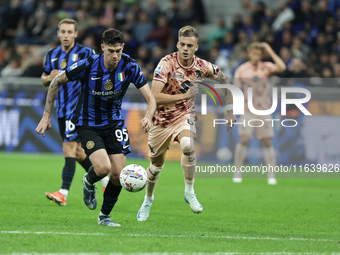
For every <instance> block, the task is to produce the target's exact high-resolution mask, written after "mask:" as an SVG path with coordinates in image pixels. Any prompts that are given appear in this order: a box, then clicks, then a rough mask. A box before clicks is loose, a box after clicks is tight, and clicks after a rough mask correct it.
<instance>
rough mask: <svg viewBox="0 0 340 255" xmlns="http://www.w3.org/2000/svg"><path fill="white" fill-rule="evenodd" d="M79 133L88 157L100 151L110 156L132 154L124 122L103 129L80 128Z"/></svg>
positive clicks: (116, 122) (119, 121) (120, 121)
mask: <svg viewBox="0 0 340 255" xmlns="http://www.w3.org/2000/svg"><path fill="white" fill-rule="evenodd" d="M77 133H78V137H79V140H80V142H81V146H82V147H83V148H84V150H85V153H86V155H87V156H90V155H91V154H92V153H93V152H95V151H96V150H99V149H105V150H106V152H107V154H109V155H111V154H120V153H123V154H128V153H130V152H131V149H130V139H129V134H128V132H127V129H126V127H125V124H124V121H123V120H118V121H115V122H113V123H111V124H109V125H106V126H102V127H89V126H86V127H79V128H78V129H77Z"/></svg>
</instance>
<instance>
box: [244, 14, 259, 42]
mask: <svg viewBox="0 0 340 255" xmlns="http://www.w3.org/2000/svg"><path fill="white" fill-rule="evenodd" d="M242 30H244V31H245V32H246V33H247V38H248V41H251V39H252V37H253V34H254V33H255V32H257V30H258V29H257V27H256V26H255V25H254V23H253V18H252V16H250V15H246V16H245V17H244V23H243V26H242Z"/></svg>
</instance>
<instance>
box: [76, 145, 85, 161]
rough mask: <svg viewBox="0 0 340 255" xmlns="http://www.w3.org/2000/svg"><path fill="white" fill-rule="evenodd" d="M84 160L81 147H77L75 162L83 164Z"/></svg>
mask: <svg viewBox="0 0 340 255" xmlns="http://www.w3.org/2000/svg"><path fill="white" fill-rule="evenodd" d="M85 158H86V154H85V151H84V149H83V148H82V147H81V146H78V147H77V151H76V160H77V161H78V162H83V161H84V160H85Z"/></svg>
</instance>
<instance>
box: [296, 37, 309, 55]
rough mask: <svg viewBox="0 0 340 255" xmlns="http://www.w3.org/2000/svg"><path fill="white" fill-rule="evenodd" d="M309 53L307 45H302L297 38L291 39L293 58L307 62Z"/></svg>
mask: <svg viewBox="0 0 340 255" xmlns="http://www.w3.org/2000/svg"><path fill="white" fill-rule="evenodd" d="M309 52H310V48H309V47H308V45H307V44H305V43H303V42H302V40H301V39H300V38H299V37H297V36H296V37H294V38H293V44H292V53H293V55H294V57H297V58H300V59H303V60H304V61H307V59H308V55H309Z"/></svg>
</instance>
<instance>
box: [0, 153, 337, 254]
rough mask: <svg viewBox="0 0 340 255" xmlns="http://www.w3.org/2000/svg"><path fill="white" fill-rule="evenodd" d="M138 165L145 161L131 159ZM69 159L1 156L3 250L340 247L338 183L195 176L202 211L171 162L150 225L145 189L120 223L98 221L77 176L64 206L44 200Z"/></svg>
mask: <svg viewBox="0 0 340 255" xmlns="http://www.w3.org/2000/svg"><path fill="white" fill-rule="evenodd" d="M127 163H137V164H141V165H142V166H144V167H145V168H146V167H147V165H148V161H146V160H138V159H130V158H129V159H128V162H127ZM62 166H63V157H62V156H61V155H51V154H40V155H38V154H32V155H29V154H16V153H14V154H8V153H0V254H8V253H103V254H107V253H165V252H167V253H199V252H200V253H201V254H205V253H225V252H226V253H228V252H232V253H248V252H253V253H264V252H265V253H299V252H304V253H305V252H308V253H322V252H327V253H331V252H336V253H337V252H340V242H339V241H340V236H339V234H340V224H339V222H340V220H339V217H340V203H339V201H340V179H278V185H277V186H268V185H267V183H266V180H265V179H244V181H243V183H242V184H234V183H232V181H231V179H222V178H221V179H196V182H195V192H196V194H197V197H198V199H199V201H200V202H201V203H202V205H203V207H204V210H203V213H202V214H199V215H196V214H194V213H192V212H191V210H190V208H189V205H187V204H186V203H185V202H184V200H183V193H184V183H183V174H182V170H181V167H180V163H179V162H167V163H166V164H165V167H164V169H163V172H162V173H161V178H160V181H159V183H158V185H157V187H156V194H155V202H154V204H153V208H152V210H151V214H150V218H149V220H148V221H147V222H137V220H136V214H137V211H138V209H139V207H140V205H141V203H142V201H143V197H144V191H142V192H139V193H129V192H126V191H124V190H123V191H122V193H121V195H120V197H119V200H118V203H117V205H116V207H115V208H114V210H113V212H112V218H113V220H115V221H117V222H118V223H120V224H121V225H122V227H120V228H109V227H103V226H98V225H97V217H98V213H99V210H100V207H101V203H102V199H103V198H102V191H101V185H100V184H98V185H97V187H98V189H97V195H98V208H97V209H96V210H94V211H91V210H89V209H88V208H87V207H86V206H85V205H84V202H83V200H82V183H81V177H82V175H83V174H84V171H83V169H82V168H81V167H80V165H77V170H76V174H75V177H74V181H73V184H72V186H71V189H70V193H69V196H68V200H67V206H66V207H59V206H57V205H56V204H55V203H52V202H50V201H49V200H47V199H46V197H45V192H46V191H50V192H54V191H56V190H58V189H59V187H60V184H61V168H62Z"/></svg>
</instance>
